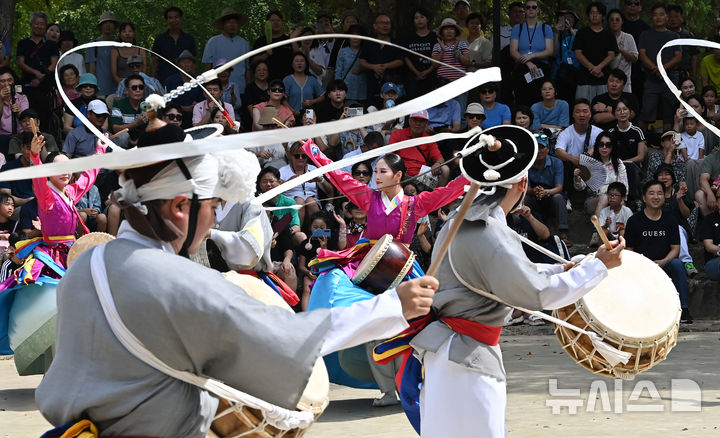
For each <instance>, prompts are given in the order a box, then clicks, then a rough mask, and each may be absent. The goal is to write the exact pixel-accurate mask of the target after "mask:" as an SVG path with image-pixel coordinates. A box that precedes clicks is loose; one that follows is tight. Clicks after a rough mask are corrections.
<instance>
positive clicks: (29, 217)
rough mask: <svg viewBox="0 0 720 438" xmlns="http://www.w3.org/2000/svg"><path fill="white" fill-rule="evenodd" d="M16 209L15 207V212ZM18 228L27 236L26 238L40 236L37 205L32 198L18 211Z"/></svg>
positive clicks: (40, 225) (40, 226) (35, 200)
mask: <svg viewBox="0 0 720 438" xmlns="http://www.w3.org/2000/svg"><path fill="white" fill-rule="evenodd" d="M17 210H18V208H17V206H16V208H15V211H16V212H17ZM18 227H19V228H20V230H21V231H22V232H23V233H25V234H27V236H28V238H29V239H31V238H33V237H38V236H42V230H41V228H42V224H41V223H40V218H39V217H38V203H37V199H35V198H32V200H31V201H28V202H26V203H25V205H23V206H22V210H20V216H19V217H18Z"/></svg>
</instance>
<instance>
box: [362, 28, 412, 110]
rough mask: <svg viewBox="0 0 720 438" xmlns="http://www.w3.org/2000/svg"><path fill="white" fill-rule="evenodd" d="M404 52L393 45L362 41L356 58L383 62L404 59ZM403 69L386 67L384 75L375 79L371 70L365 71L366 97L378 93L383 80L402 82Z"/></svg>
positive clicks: (377, 94) (370, 62)
mask: <svg viewBox="0 0 720 438" xmlns="http://www.w3.org/2000/svg"><path fill="white" fill-rule="evenodd" d="M390 42H392V43H394V44H397V41H395V40H391V41H390ZM404 56H405V55H404V52H402V51H401V50H400V49H397V48H395V47H393V46H388V45H385V44H383V45H380V44H378V43H374V42H368V41H365V42H363V45H362V47H361V48H360V54H359V55H358V58H360V59H364V60H365V61H367V62H368V63H369V64H385V63H388V62H392V61H395V60H398V59H400V60H402V59H404ZM402 74H403V69H402V66H401V67H400V68H392V69H386V70H385V75H384V76H383V77H382V78H381V79H377V78H376V77H375V74H374V73H373V72H372V71H368V72H366V75H367V84H368V86H367V96H368V99H374V98H376V97H377V96H379V95H380V87H381V86H382V84H384V83H385V82H394V83H396V84H402V83H403V82H404V81H403V77H402Z"/></svg>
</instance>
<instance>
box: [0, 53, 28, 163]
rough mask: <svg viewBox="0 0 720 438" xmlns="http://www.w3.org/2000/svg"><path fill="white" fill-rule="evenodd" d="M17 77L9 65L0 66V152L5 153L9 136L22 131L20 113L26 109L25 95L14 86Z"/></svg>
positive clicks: (8, 143)
mask: <svg viewBox="0 0 720 438" xmlns="http://www.w3.org/2000/svg"><path fill="white" fill-rule="evenodd" d="M16 82H17V77H16V76H15V72H13V71H12V69H11V68H10V67H0V103H1V105H0V152H2V153H3V154H4V155H7V152H8V147H9V145H10V138H11V137H12V136H13V134H17V133H19V132H22V125H21V124H20V113H21V112H23V111H24V110H26V109H28V107H29V106H30V105H29V104H28V100H27V97H25V95H23V94H20V93H19V92H18V91H20V90H17V89H16V87H15V83H16Z"/></svg>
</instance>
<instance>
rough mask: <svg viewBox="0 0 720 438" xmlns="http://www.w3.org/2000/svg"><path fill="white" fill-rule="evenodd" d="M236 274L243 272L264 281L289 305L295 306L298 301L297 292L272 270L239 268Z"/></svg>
mask: <svg viewBox="0 0 720 438" xmlns="http://www.w3.org/2000/svg"><path fill="white" fill-rule="evenodd" d="M236 272H237V273H238V274H245V275H250V276H253V277H255V278H257V279H260V280H262V281H264V282H265V284H267V285H268V286H270V288H271V289H272V290H274V291H275V292H276V293H277V294H278V295H280V297H281V298H282V299H283V300H285V302H286V303H288V304H289V305H290V306H295V305H297V303H299V302H300V298H298V296H297V294H296V293H295V291H294V290H292V289H290V286H288V285H287V283H285V282H284V281H282V279H280V277H278V276H277V275H275V274H273V273H272V272H263V271H254V270H251V269H245V270H243V269H239V270H237V271H236Z"/></svg>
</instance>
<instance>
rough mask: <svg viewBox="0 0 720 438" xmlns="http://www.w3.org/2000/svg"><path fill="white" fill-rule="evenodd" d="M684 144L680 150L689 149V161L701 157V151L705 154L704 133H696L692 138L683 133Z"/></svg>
mask: <svg viewBox="0 0 720 438" xmlns="http://www.w3.org/2000/svg"><path fill="white" fill-rule="evenodd" d="M680 135H681V136H682V144H681V145H680V146H679V147H678V149H687V154H688V159H690V160H697V159H698V158H699V157H700V149H702V150H703V154H704V153H705V136H704V135H703V134H702V132H699V131H697V132H695V135H693V136H690V134H688V133H687V132H682V133H681V134H680Z"/></svg>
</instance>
